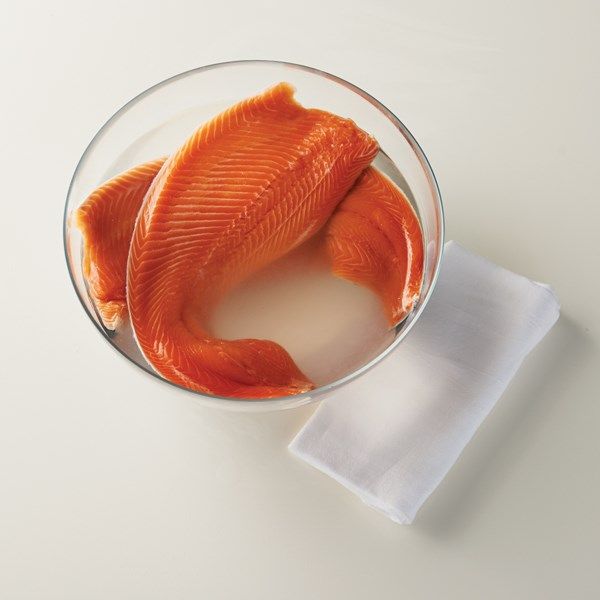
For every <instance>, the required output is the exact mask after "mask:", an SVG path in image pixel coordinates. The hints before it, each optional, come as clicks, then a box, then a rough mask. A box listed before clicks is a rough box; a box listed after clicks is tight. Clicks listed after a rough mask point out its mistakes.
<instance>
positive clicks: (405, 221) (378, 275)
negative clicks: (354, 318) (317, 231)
mask: <svg viewBox="0 0 600 600" xmlns="http://www.w3.org/2000/svg"><path fill="white" fill-rule="evenodd" d="M325 246H326V249H327V253H328V255H329V259H330V260H331V264H332V268H333V272H334V273H335V274H336V275H338V276H339V277H342V278H344V279H348V280H350V281H353V282H355V283H358V284H361V285H364V286H366V287H369V288H370V289H371V290H373V291H374V292H375V293H376V294H378V295H379V297H380V298H381V300H382V302H383V306H384V309H385V312H386V316H387V318H388V321H389V323H390V324H391V325H396V324H397V323H398V322H400V321H401V320H402V319H403V318H404V317H405V316H406V315H407V314H408V313H409V312H410V310H411V309H412V307H413V305H414V303H415V301H416V300H417V298H418V296H419V292H420V290H421V283H422V280H423V235H422V232H421V227H420V224H419V219H418V217H417V215H416V213H415V211H414V209H413V207H412V205H411V203H410V201H409V200H408V198H407V197H406V196H405V195H404V193H403V192H402V191H401V190H400V189H399V188H398V187H397V186H396V185H395V184H394V183H393V182H392V181H391V180H390V179H388V178H387V177H386V176H385V175H383V174H382V173H381V172H380V171H378V170H377V169H375V168H374V167H369V168H368V169H366V170H365V171H364V172H363V173H362V175H361V176H360V177H359V178H358V179H357V181H356V183H355V184H354V187H353V188H352V189H351V190H350V192H349V193H348V195H347V196H346V198H344V200H343V201H342V202H341V203H340V205H339V206H338V208H337V210H336V211H335V213H334V214H333V216H332V217H331V219H330V221H329V223H328V224H327V227H326V230H325Z"/></svg>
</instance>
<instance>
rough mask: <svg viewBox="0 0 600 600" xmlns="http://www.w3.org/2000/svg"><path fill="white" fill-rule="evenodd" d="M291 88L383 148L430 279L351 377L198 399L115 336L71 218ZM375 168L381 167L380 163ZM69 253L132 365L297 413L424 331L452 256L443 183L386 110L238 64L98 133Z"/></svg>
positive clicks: (283, 70) (81, 292) (81, 170)
mask: <svg viewBox="0 0 600 600" xmlns="http://www.w3.org/2000/svg"><path fill="white" fill-rule="evenodd" d="M279 81H287V82H289V83H291V84H292V85H293V86H294V87H295V88H296V90H297V92H296V97H297V98H298V100H299V101H300V102H301V103H302V104H303V105H304V106H307V107H316V108H321V109H325V110H328V111H331V112H333V113H336V114H339V115H341V116H344V117H349V118H351V119H353V120H354V121H355V122H356V123H357V125H358V126H359V127H361V128H362V129H364V130H365V131H368V132H369V133H371V134H372V135H374V136H375V138H376V139H377V140H378V142H379V144H380V147H381V150H382V152H381V153H380V156H379V157H378V159H380V160H379V163H381V161H383V162H385V163H390V161H391V163H393V165H395V167H396V168H397V169H398V171H399V173H400V174H401V175H400V178H401V181H398V180H396V182H397V183H398V184H399V185H400V186H401V187H402V188H403V189H404V191H405V193H406V194H407V195H408V197H409V198H410V200H411V202H412V203H413V205H414V207H415V209H416V211H417V213H418V215H419V218H420V221H421V226H422V229H423V238H424V244H425V265H424V279H423V287H422V291H421V295H420V298H419V300H418V302H417V303H416V305H415V307H414V309H413V311H412V312H411V313H410V315H409V316H408V317H407V318H406V319H405V320H404V321H403V322H402V323H401V324H400V325H398V326H397V327H396V329H395V331H394V332H393V338H392V341H391V343H389V345H387V347H385V349H384V350H383V351H380V352H379V353H378V354H377V355H376V356H375V357H374V358H372V359H371V360H369V361H368V362H366V363H365V364H362V365H361V366H360V367H359V368H357V369H354V370H353V371H352V372H350V373H347V374H345V375H344V376H343V377H341V378H338V379H336V380H335V381H332V382H331V383H328V384H327V385H323V386H321V387H317V388H316V389H314V390H311V391H310V392H306V393H304V394H298V395H296V396H286V397H282V398H269V399H262V400H252V401H247V400H243V399H232V398H223V397H219V396H212V395H209V394H202V393H198V392H194V391H191V390H188V389H185V388H181V387H179V386H177V385H175V384H172V383H170V382H168V381H166V380H164V379H163V378H162V377H161V376H160V375H159V374H157V373H156V372H155V371H154V370H153V369H152V368H151V367H150V366H149V365H148V363H147V362H146V361H145V359H144V358H143V356H142V355H141V353H140V352H139V350H138V349H137V347H136V345H135V342H134V341H133V338H132V337H131V336H123V335H115V334H114V332H111V331H108V330H106V329H105V328H104V327H103V325H102V323H101V321H100V319H99V318H98V315H97V314H96V311H95V309H94V306H93V305H92V302H91V300H90V298H89V296H88V293H87V290H86V283H85V280H84V277H83V272H82V238H81V235H80V233H79V231H78V230H77V229H76V228H75V227H71V226H70V225H69V215H70V214H71V212H72V210H73V209H74V208H76V207H77V206H78V205H79V204H80V203H81V202H82V201H83V200H84V199H85V198H86V197H87V195H88V194H89V193H90V192H91V191H92V190H93V189H94V188H96V187H97V186H98V185H99V184H101V183H102V182H104V181H106V180H107V179H109V178H111V177H113V176H114V175H116V174H117V173H120V172H122V171H124V170H125V169H128V168H130V167H132V166H134V165H136V164H139V163H141V162H144V161H146V160H151V159H154V158H156V157H158V156H164V155H166V154H168V153H169V152H171V151H173V150H174V149H175V148H177V147H178V146H179V145H180V144H181V142H182V141H183V140H184V139H186V137H187V136H188V135H189V133H190V132H191V131H193V130H194V129H195V128H196V127H197V126H198V125H199V124H201V123H202V122H205V121H207V120H208V119H210V118H211V117H212V116H214V115H215V114H217V113H219V112H221V111H222V110H224V109H225V108H227V107H229V106H231V105H232V104H234V103H235V102H237V101H239V100H241V99H243V98H246V97H248V96H251V95H254V94H256V93H258V92H260V91H262V90H263V89H265V88H267V87H269V86H271V85H273V84H275V83H277V82H279ZM379 163H378V162H377V161H376V164H379ZM63 234H64V245H65V254H66V259H67V266H68V269H69V274H70V277H71V280H72V282H73V286H74V287H75V292H76V293H77V296H78V297H79V300H80V301H81V304H82V306H83V308H84V310H85V312H86V313H87V315H88V317H89V319H90V320H91V322H92V323H93V324H94V325H95V326H96V328H97V329H98V331H99V332H100V333H101V334H102V336H103V337H104V338H105V339H106V340H107V341H108V342H109V343H110V344H111V345H112V346H113V348H115V349H116V350H117V351H118V352H120V353H121V354H122V355H123V356H125V357H126V358H127V359H129V360H131V361H132V362H133V363H135V364H136V365H137V366H139V367H140V368H141V369H143V370H144V371H146V372H147V373H149V374H150V375H153V376H154V377H156V378H157V379H159V380H160V381H161V382H163V383H164V384H166V385H169V386H171V388H173V389H179V390H184V391H185V393H187V394H189V395H190V397H192V398H195V399H197V400H198V401H200V402H202V403H205V404H209V405H211V406H218V407H222V408H231V409H237V410H246V411H256V410H274V409H283V408H292V407H296V406H300V405H302V404H306V403H308V402H314V401H316V400H322V399H323V398H325V397H327V396H329V395H331V394H332V393H334V392H336V391H338V390H340V389H341V388H343V387H344V386H345V385H347V384H348V383H350V382H351V381H352V380H354V379H355V378H357V377H359V376H360V375H363V374H364V373H366V372H367V371H368V370H369V369H371V368H372V367H373V366H375V365H376V364H377V363H379V362H380V361H381V360H383V359H384V358H385V357H386V356H388V355H389V354H390V353H391V352H393V351H394V349H395V348H396V347H397V346H398V345H399V344H400V343H401V342H402V340H403V339H404V338H405V337H406V335H408V333H409V331H410V330H411V329H412V327H413V325H414V324H415V323H416V322H417V320H418V319H419V317H420V315H421V314H422V312H423V309H424V308H425V305H426V304H427V301H428V300H429V298H430V296H431V293H432V291H433V288H434V285H435V282H436V278H437V274H438V270H439V267H440V261H441V256H442V250H443V240H444V217H443V208H442V201H441V197H440V192H439V189H438V186H437V183H436V180H435V176H434V174H433V171H432V169H431V166H430V165H429V162H428V161H427V158H426V157H425V154H424V153H423V151H422V150H421V148H420V146H419V144H418V143H417V141H416V140H415V139H414V137H413V136H412V135H411V133H410V132H409V131H408V129H407V128H406V127H405V126H404V125H403V124H402V122H401V121H400V120H399V119H398V118H397V117H396V116H395V115H394V114H392V113H391V112H390V111H389V110H388V109H387V108H386V107H385V106H383V104H381V103H380V102H378V101H377V100H376V99H375V98H373V97H372V96H370V95H369V94H368V93H366V92H364V91H363V90H361V89H360V88H358V87H356V86H355V85H352V84H351V83H348V82H347V81H344V80H343V79H340V78H339V77H336V76H334V75H331V74H329V73H325V72H323V71H319V70H318V69H313V68H310V67H305V66H302V65H297V64H291V63H285V62H277V61H262V60H249V61H235V62H227V63H219V64H214V65H208V66H205V67H199V68H197V69H193V70H191V71H187V72H185V73H181V74H180V75H176V76H174V77H171V78H170V79H167V80H165V81H163V82H161V83H158V84H157V85H154V86H153V87H151V88H149V89H148V90H146V91H145V92H142V93H141V94H140V95H139V96H137V97H135V98H134V99H133V100H131V101H129V102H128V103H127V104H125V106H123V107H122V108H121V109H120V110H119V111H117V112H116V113H115V114H114V115H113V116H112V117H111V118H110V119H109V120H108V121H107V122H106V124H105V125H104V126H103V127H102V128H101V129H100V131H98V133H97V134H96V135H95V137H94V138H93V140H92V141H91V142H90V144H89V146H88V147H87V148H86V150H85V152H84V153H83V156H82V157H81V159H80V161H79V164H78V165H77V168H76V169H75V173H74V174H73V179H72V181H71V185H70V187H69V191H68V194H67V202H66V206H65V214H64V223H63Z"/></svg>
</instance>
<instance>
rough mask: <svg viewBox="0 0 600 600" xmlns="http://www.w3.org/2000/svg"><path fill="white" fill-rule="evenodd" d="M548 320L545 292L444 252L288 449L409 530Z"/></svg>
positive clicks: (451, 250) (456, 250)
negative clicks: (410, 302)
mask: <svg viewBox="0 0 600 600" xmlns="http://www.w3.org/2000/svg"><path fill="white" fill-rule="evenodd" d="M558 315H559V304H558V301H557V298H556V296H555V295H554V293H553V292H552V290H551V288H550V287H548V286H546V285H543V284H540V283H536V282H534V281H531V280H529V279H526V278H525V277H522V276H520V275H516V274H515V273H512V272H510V271H507V270H506V269H503V268H502V267H499V266H497V265H495V264H493V263H491V262H489V261H488V260H486V259H484V258H481V257H480V256H476V255H474V254H472V253H470V252H469V251H467V250H465V249H464V248H463V247H461V246H460V245H459V244H457V243H455V242H448V243H447V244H446V247H445V250H444V257H443V261H442V268H441V272H440V277H439V280H438V283H437V285H436V288H435V291H434V293H433V296H432V298H431V300H430V302H429V304H428V306H427V307H426V308H425V310H424V312H423V314H422V316H421V317H420V319H419V321H418V322H417V323H415V326H414V329H413V330H412V331H411V332H410V333H409V334H408V336H407V337H406V339H405V340H404V341H403V342H402V343H401V344H400V345H399V347H398V348H397V349H396V350H394V352H392V353H391V355H390V356H389V357H388V358H387V359H386V360H385V361H384V362H383V363H382V364H380V365H378V366H377V367H375V368H374V369H373V370H372V371H371V372H369V373H368V374H367V375H365V376H364V377H362V378H361V379H359V380H357V381H356V382H354V383H353V384H351V385H350V386H348V387H347V388H346V389H344V390H343V391H340V392H338V394H337V396H336V397H333V398H330V399H328V400H325V401H324V402H322V403H321V406H320V407H319V408H318V409H317V411H316V412H315V413H314V414H313V416H312V417H311V418H310V419H309V421H308V422H307V423H306V425H305V426H304V427H303V428H302V430H301V431H300V432H299V433H298V435H297V436H296V438H295V439H294V440H293V441H292V443H291V444H290V449H291V451H292V452H293V453H294V454H295V455H297V456H298V457H300V458H301V459H303V460H305V461H306V462H307V463H309V464H311V465H313V466H315V467H316V468H318V469H320V470H321V471H323V472H325V473H327V474H328V475H330V476H331V477H333V478H334V479H336V480H337V481H338V482H340V483H341V484H342V485H344V486H346V487H347V488H348V489H350V490H351V491H353V492H354V493H355V494H357V495H358V496H360V498H361V499H362V500H363V501H364V502H366V503H367V504H369V505H370V506H372V507H374V508H376V509H378V510H380V511H381V512H383V513H385V514H386V515H387V516H388V517H390V518H391V519H392V520H394V521H396V522H398V523H411V522H412V520H413V519H414V517H415V515H416V513H417V511H418V510H419V508H420V507H421V505H422V504H423V502H424V501H425V500H426V499H427V497H428V496H429V495H430V494H431V492H433V490H434V489H435V488H436V487H437V485H438V484H439V483H440V481H441V480H442V479H443V478H444V476H445V475H446V473H447V472H448V470H449V469H450V467H451V466H452V465H453V464H454V462H455V461H456V459H457V458H458V456H459V455H460V453H461V452H462V450H463V448H464V447H465V446H466V444H467V443H468V442H469V440H470V439H471V437H472V436H473V434H474V433H475V431H476V430H477V428H478V427H479V425H480V424H481V422H482V421H483V420H484V419H485V417H486V416H487V414H488V413H489V412H490V410H491V409H492V407H493V406H494V404H495V403H496V400H498V398H499V397H500V396H501V394H502V392H504V390H505V389H506V387H507V385H508V384H509V382H510V380H511V379H512V377H513V376H514V374H515V373H516V372H517V369H518V368H519V366H520V365H521V362H522V361H523V359H524V358H525V357H526V356H527V354H529V352H530V351H531V350H532V349H533V348H534V347H535V346H536V344H537V343H538V342H539V341H540V340H541V339H542V338H543V337H544V335H546V333H547V332H548V331H549V330H550V328H551V327H552V325H554V323H555V322H556V320H557V319H558Z"/></svg>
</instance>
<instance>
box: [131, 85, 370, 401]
mask: <svg viewBox="0 0 600 600" xmlns="http://www.w3.org/2000/svg"><path fill="white" fill-rule="evenodd" d="M377 151H378V146H377V143H376V141H375V140H374V139H373V138H372V137H371V136H369V135H368V134H367V133H365V132H364V131H362V130H361V129H359V128H358V127H357V126H356V125H355V124H354V123H353V122H352V121H350V120H348V119H343V118H341V117H338V116H336V115H333V114H330V113H327V112H324V111H321V110H316V109H306V108H304V107H302V106H301V105H300V104H298V103H297V102H296V101H295V100H294V98H293V89H292V87H291V86H290V85H288V84H285V83H281V84H278V85H276V86H274V87H273V88H270V89H269V90H267V91H266V92H264V93H263V94H260V95H259V96H256V97H253V98H249V99H247V100H244V101H243V102H241V103H239V104H237V105H235V106H233V107H232V108H230V109H229V110H227V111H225V112H224V113H222V114H221V115H219V116H217V117H215V118H214V119H213V120H211V121H210V122H208V123H207V124H205V125H204V126H202V127H201V128H200V129H198V130H197V131H196V132H195V133H194V134H193V135H192V136H191V137H190V138H189V139H188V140H187V141H186V142H185V143H184V145H183V146H182V147H181V148H180V149H179V150H178V151H176V152H175V154H173V155H172V156H171V157H170V158H169V159H168V160H167V161H166V163H165V164H164V166H163V167H162V169H161V171H160V173H159V174H158V175H157V176H156V178H155V179H154V181H153V183H152V185H151V186H150V189H149V191H148V193H147V195H146V197H145V199H144V202H143V205H142V208H141V211H140V215H139V218H138V220H137V223H136V225H135V230H134V234H133V239H132V243H131V248H130V252H129V261H128V267H127V302H128V307H129V313H130V318H131V322H132V326H133V330H134V333H135V336H136V339H137V342H138V345H139V347H140V349H141V350H142V352H143V354H144V356H145V357H146V359H147V360H148V361H149V363H150V364H151V365H152V366H153V367H154V368H155V369H156V370H157V371H158V372H159V373H160V374H161V375H162V376H163V377H165V378H166V379H168V380H169V381H171V382H174V383H177V384H180V385H182V386H185V387H188V388H191V389H193V390H197V391H201V392H208V393H212V394H217V395H222V396H234V397H245V398H255V397H275V396H283V395H289V394H295V393H299V392H303V391H306V390H309V389H311V387H313V386H312V383H311V382H310V381H309V380H308V379H307V377H306V376H305V375H304V374H303V373H302V372H301V371H300V370H299V369H298V367H297V366H296V365H295V363H294V361H293V360H292V358H291V357H290V356H289V354H288V353H287V352H286V351H285V350H284V349H283V348H282V347H281V346H279V345H278V344H276V343H274V342H270V341H266V340H232V341H228V340H221V339H215V338H214V337H213V336H212V335H211V333H210V331H208V330H207V326H206V320H207V316H208V315H209V313H210V310H211V308H212V307H213V306H214V304H215V302H216V301H218V299H219V298H220V297H222V295H223V294H224V293H225V292H226V291H227V290H228V289H230V288H231V287H232V286H233V285H235V284H236V283H239V282H240V281H241V280H243V279H244V278H245V277H247V276H248V275H250V274H251V273H253V272H254V271H256V270H257V269H259V268H261V267H262V266H264V265H266V264H267V263H269V262H271V261H273V260H275V259H277V258H278V257H280V256H282V255H284V254H285V253H287V252H289V251H290V250H292V249H293V248H295V247H296V246H298V245H299V244H300V243H301V242H303V241H304V240H307V239H308V238H310V237H311V236H312V235H313V234H315V233H316V232H317V231H318V230H319V229H320V228H321V227H322V226H323V225H324V224H325V223H326V221H327V220H328V219H329V217H330V215H331V214H332V212H333V211H334V209H335V208H336V206H337V205H338V203H339V202H340V201H341V200H342V198H343V197H344V196H345V194H346V193H347V192H348V190H349V189H350V188H351V186H352V184H353V183H354V181H355V180H356V178H357V177H358V176H359V174H360V173H361V172H362V171H363V170H364V169H365V167H367V165H368V164H369V163H370V162H371V160H372V159H373V158H374V156H375V155H376V153H377Z"/></svg>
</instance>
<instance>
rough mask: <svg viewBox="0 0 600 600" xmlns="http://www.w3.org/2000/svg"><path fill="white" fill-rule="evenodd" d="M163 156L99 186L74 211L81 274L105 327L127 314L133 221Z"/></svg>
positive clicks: (108, 327)
mask: <svg viewBox="0 0 600 600" xmlns="http://www.w3.org/2000/svg"><path fill="white" fill-rule="evenodd" d="M165 160H166V159H165V158H161V159H158V160H153V161H151V162H147V163H144V164H142V165H138V166H137V167H134V168H132V169H129V170H128V171H125V172H124V173H121V174H120V175H117V176H116V177H114V178H113V179H111V180H109V181H107V182H106V183H104V184H103V185H101V186H100V187H99V188H98V189H96V190H95V191H94V192H92V193H91V194H90V195H89V196H88V197H87V198H86V199H85V200H84V202H83V203H82V204H81V205H80V206H79V207H78V208H77V209H76V210H75V212H74V214H73V223H74V224H75V226H76V227H77V228H78V229H79V230H80V231H81V234H82V236H83V265H82V266H83V274H84V277H85V279H86V281H87V285H88V292H89V294H90V297H91V299H92V301H93V303H94V305H95V307H96V309H97V311H98V314H99V315H100V318H101V320H102V323H103V324H104V326H105V327H106V328H107V329H116V328H117V327H118V326H119V325H120V324H121V322H122V321H123V319H124V318H125V317H126V315H127V300H126V295H125V279H126V275H127V256H128V254H129V246H130V244H131V237H132V235H133V226H134V225H135V220H136V218H137V215H138V213H139V210H140V207H141V205H142V201H143V199H144V196H145V195H146V192H147V191H148V188H149V187H150V184H151V183H152V180H153V179H154V177H155V176H156V174H157V173H158V171H159V170H160V168H161V167H162V165H163V163H164V162H165Z"/></svg>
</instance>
